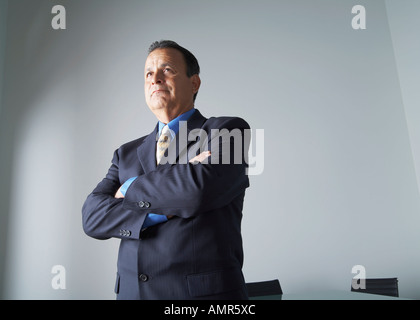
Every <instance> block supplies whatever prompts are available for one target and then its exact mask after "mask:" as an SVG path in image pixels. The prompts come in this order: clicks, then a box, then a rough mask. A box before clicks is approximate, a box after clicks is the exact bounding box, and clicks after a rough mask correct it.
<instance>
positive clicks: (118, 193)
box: [114, 187, 124, 199]
mask: <svg viewBox="0 0 420 320" xmlns="http://www.w3.org/2000/svg"><path fill="white" fill-rule="evenodd" d="M120 190H121V187H120V188H119V189H118V191H117V192H116V193H115V196H114V198H116V199H121V198H124V195H123V194H122V193H121V191H120Z"/></svg>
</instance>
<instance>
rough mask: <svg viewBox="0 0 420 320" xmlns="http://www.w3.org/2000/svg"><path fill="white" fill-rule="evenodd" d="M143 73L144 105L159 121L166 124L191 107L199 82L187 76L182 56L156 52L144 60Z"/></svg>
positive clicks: (163, 51) (173, 53) (174, 50)
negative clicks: (145, 104)
mask: <svg viewBox="0 0 420 320" xmlns="http://www.w3.org/2000/svg"><path fill="white" fill-rule="evenodd" d="M144 70H145V71H144V76H145V83H144V93H145V96H146V103H147V105H148V106H149V108H150V110H151V111H152V112H153V113H154V114H155V115H156V116H157V117H158V119H159V120H160V121H162V122H164V123H167V122H169V121H170V120H172V119H174V118H176V117H177V116H179V115H180V114H182V113H184V112H186V111H188V110H190V109H191V108H192V107H193V106H194V101H193V97H194V94H195V93H197V92H198V89H199V87H200V78H199V76H198V75H194V76H192V77H188V76H187V66H186V63H185V61H184V57H183V55H182V53H181V52H179V51H178V50H176V49H172V48H165V49H156V50H154V51H153V52H152V53H150V54H149V56H148V57H147V59H146V65H145V69H144Z"/></svg>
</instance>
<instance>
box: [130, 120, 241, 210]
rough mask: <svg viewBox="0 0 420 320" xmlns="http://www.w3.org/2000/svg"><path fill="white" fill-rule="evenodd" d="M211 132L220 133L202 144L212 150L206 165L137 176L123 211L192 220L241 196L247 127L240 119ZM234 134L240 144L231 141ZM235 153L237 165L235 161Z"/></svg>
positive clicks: (175, 167)
mask: <svg viewBox="0 0 420 320" xmlns="http://www.w3.org/2000/svg"><path fill="white" fill-rule="evenodd" d="M213 129H221V130H218V131H217V132H219V133H220V134H219V135H215V136H212V135H210V134H209V135H208V139H207V140H206V142H205V143H206V144H207V146H208V148H207V150H211V157H210V158H209V159H208V161H207V162H208V163H199V164H191V163H188V164H173V165H168V164H167V165H164V166H159V167H158V168H157V169H156V170H154V171H152V172H149V173H147V174H144V175H141V176H139V178H138V179H136V180H135V181H134V182H133V183H132V184H131V186H130V187H129V188H128V190H127V193H126V195H125V199H124V201H123V207H124V208H125V209H128V210H133V211H135V212H138V213H140V214H142V215H144V214H147V213H150V212H153V213H159V214H163V215H167V216H169V215H171V216H178V217H181V218H192V217H195V216H197V215H199V214H203V213H206V212H209V211H212V210H215V209H218V208H222V207H224V206H226V205H228V204H229V203H231V202H232V200H233V199H235V198H236V197H238V196H239V195H240V194H242V193H243V192H244V191H245V189H246V188H247V187H248V186H249V179H248V176H247V175H246V171H245V169H246V167H247V163H246V161H245V158H246V155H247V153H248V148H249V141H244V136H245V135H244V130H246V129H249V126H248V124H247V123H246V122H245V121H244V120H242V119H240V118H225V119H224V120H219V121H218V124H217V126H216V127H213ZM234 130H236V131H235V132H236V134H237V135H239V136H240V138H241V139H240V140H241V141H240V142H238V141H234V140H233V139H231V138H232V132H234ZM232 140H233V141H232ZM238 143H239V144H240V148H238V147H239V146H238ZM238 152H240V161H237V158H236V160H235V156H236V157H237V156H238ZM226 153H229V157H228V158H229V161H228V163H226V162H227V161H226ZM145 204H146V205H145Z"/></svg>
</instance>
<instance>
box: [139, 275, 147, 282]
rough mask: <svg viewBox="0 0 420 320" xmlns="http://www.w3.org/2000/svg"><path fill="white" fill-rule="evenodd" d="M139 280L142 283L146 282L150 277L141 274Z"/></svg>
mask: <svg viewBox="0 0 420 320" xmlns="http://www.w3.org/2000/svg"><path fill="white" fill-rule="evenodd" d="M139 279H140V281H143V282H146V281H147V280H149V277H148V276H147V275H145V274H141V275H139Z"/></svg>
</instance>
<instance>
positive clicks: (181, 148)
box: [170, 110, 207, 164]
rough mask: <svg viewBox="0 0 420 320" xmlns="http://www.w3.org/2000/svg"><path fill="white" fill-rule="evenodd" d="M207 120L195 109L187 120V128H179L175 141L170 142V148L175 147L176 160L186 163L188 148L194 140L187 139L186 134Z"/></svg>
mask: <svg viewBox="0 0 420 320" xmlns="http://www.w3.org/2000/svg"><path fill="white" fill-rule="evenodd" d="M206 121H207V119H206V118H205V117H203V115H202V114H201V113H200V111H198V110H196V111H195V112H194V114H193V115H192V116H191V118H190V119H189V120H188V121H187V128H186V130H185V128H184V129H182V128H180V130H179V132H178V134H177V135H176V139H174V140H176V143H172V144H171V146H170V148H171V147H172V148H176V149H175V151H174V152H175V154H176V157H175V159H176V162H177V163H181V164H187V163H188V159H187V156H188V154H187V153H188V148H189V147H190V146H191V144H193V143H194V142H195V141H188V136H189V134H190V132H191V131H192V130H194V129H199V128H201V127H202V126H203V124H204V123H205V122H206Z"/></svg>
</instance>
